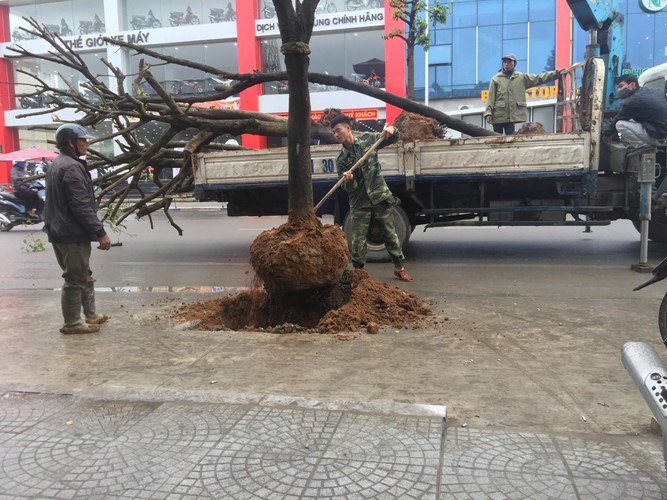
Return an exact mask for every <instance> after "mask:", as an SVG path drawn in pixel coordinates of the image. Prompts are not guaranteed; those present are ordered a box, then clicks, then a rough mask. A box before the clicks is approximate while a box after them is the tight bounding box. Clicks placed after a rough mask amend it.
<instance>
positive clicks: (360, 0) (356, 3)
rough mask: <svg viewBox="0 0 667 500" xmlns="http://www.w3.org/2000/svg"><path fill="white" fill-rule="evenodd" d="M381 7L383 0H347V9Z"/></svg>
mask: <svg viewBox="0 0 667 500" xmlns="http://www.w3.org/2000/svg"><path fill="white" fill-rule="evenodd" d="M380 7H382V0H345V8H346V9H347V10H361V9H379V8H380Z"/></svg>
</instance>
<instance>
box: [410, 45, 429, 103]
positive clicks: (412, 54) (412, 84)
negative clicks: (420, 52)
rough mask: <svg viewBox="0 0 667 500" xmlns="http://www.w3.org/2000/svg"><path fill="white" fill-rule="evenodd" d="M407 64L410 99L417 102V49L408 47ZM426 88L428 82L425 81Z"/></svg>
mask: <svg viewBox="0 0 667 500" xmlns="http://www.w3.org/2000/svg"><path fill="white" fill-rule="evenodd" d="M405 62H406V63H407V66H408V96H407V97H408V99H410V100H411V101H414V100H415V47H414V45H412V46H411V45H408V50H407V54H406V57H405ZM424 86H426V82H425V81H424Z"/></svg>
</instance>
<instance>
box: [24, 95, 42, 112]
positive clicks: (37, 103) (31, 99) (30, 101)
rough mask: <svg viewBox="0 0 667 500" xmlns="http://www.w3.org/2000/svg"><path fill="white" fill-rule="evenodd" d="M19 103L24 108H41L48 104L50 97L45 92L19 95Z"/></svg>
mask: <svg viewBox="0 0 667 500" xmlns="http://www.w3.org/2000/svg"><path fill="white" fill-rule="evenodd" d="M19 103H20V104H21V107H22V108H23V109H41V108H46V107H47V105H48V98H47V96H45V95H44V94H39V95H24V96H22V97H19Z"/></svg>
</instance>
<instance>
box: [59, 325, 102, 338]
mask: <svg viewBox="0 0 667 500" xmlns="http://www.w3.org/2000/svg"><path fill="white" fill-rule="evenodd" d="M99 331H100V325H87V324H85V323H83V324H81V325H72V326H63V327H62V328H61V329H60V333H63V334H65V335H75V334H82V333H96V332H99Z"/></svg>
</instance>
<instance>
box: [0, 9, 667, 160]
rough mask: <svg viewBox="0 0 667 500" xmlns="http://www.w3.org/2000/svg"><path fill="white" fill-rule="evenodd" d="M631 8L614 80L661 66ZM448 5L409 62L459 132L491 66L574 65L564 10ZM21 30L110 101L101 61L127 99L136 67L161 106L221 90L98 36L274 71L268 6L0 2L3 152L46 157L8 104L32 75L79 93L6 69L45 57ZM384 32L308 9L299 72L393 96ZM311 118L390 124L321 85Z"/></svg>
mask: <svg viewBox="0 0 667 500" xmlns="http://www.w3.org/2000/svg"><path fill="white" fill-rule="evenodd" d="M441 1H442V0H441ZM641 3H642V0H620V10H621V12H622V13H623V14H624V16H625V31H624V46H625V48H626V50H625V57H624V61H623V68H624V70H626V71H630V72H634V73H637V72H640V71H641V70H643V69H645V68H647V67H650V66H654V65H657V64H660V63H663V62H666V61H667V9H663V10H661V11H658V12H654V13H649V12H646V11H645V10H644V9H642V7H641ZM644 3H646V0H644ZM449 5H450V8H451V16H450V18H449V20H448V22H447V23H446V24H444V25H442V26H436V27H435V29H432V30H431V32H430V36H431V41H432V45H431V49H430V51H429V52H428V55H427V56H426V55H425V54H424V51H423V50H421V49H420V48H417V50H416V58H415V77H416V78H415V87H416V97H417V99H421V100H428V104H429V105H430V106H432V107H435V108H437V109H440V110H442V111H445V112H447V113H450V114H453V115H456V116H460V117H462V118H463V119H465V120H467V121H470V122H473V123H476V124H478V125H482V126H483V125H484V124H483V121H482V119H481V113H482V110H483V107H484V98H485V93H484V92H485V90H486V89H487V88H488V83H489V80H490V78H491V77H492V76H493V75H494V74H495V73H496V72H497V71H498V69H499V68H500V59H501V57H502V55H503V54H504V53H506V52H513V53H515V54H516V55H517V57H518V60H519V61H518V64H517V68H518V69H519V70H520V71H524V72H529V73H541V72H543V71H548V70H550V69H554V68H556V67H558V68H561V67H567V66H569V65H570V64H571V63H572V61H573V60H574V61H576V60H580V59H581V58H582V56H583V52H584V47H585V44H586V40H587V35H586V33H584V32H583V30H581V29H580V28H579V26H578V25H577V24H576V21H573V19H572V15H571V12H570V10H569V7H568V5H567V2H566V0H454V1H453V2H450V3H449ZM24 18H34V19H36V20H37V21H38V22H39V23H41V24H45V25H47V26H48V27H49V29H51V30H52V31H54V32H58V33H59V34H61V35H62V36H63V37H64V39H65V40H66V42H67V44H68V45H69V46H70V47H71V48H72V50H74V52H76V53H77V54H79V55H80V56H81V57H82V58H83V60H84V61H85V62H86V63H87V65H88V66H89V68H90V69H91V70H92V72H93V73H95V74H97V75H101V76H102V77H103V79H104V80H105V82H106V83H107V85H110V86H112V87H114V88H115V86H116V82H115V80H114V79H113V77H112V76H111V75H110V74H109V73H110V72H109V69H108V68H107V66H106V65H105V64H104V63H102V58H104V59H105V60H107V61H109V62H110V63H111V64H113V65H114V66H117V67H118V68H120V69H121V70H122V71H123V72H124V73H125V74H126V75H128V78H127V80H126V83H125V85H126V90H127V91H129V92H140V91H145V92H152V89H150V88H148V87H146V86H143V87H140V88H138V89H137V88H133V87H132V75H133V74H135V73H136V72H137V68H138V64H139V60H140V59H141V58H143V59H144V60H145V61H146V62H149V63H152V64H153V67H152V69H151V71H152V73H153V75H154V76H155V78H156V79H157V80H158V81H159V82H160V83H161V84H162V86H163V87H164V88H165V89H166V90H167V91H168V92H170V93H172V94H173V95H183V96H185V95H205V94H206V93H210V92H212V91H213V88H214V86H215V85H217V84H219V83H224V82H223V81H221V80H220V78H219V77H218V75H215V74H210V73H206V72H203V71H199V70H194V69H192V68H187V67H183V66H177V65H174V64H163V63H162V62H161V61H159V60H152V59H151V58H149V57H145V56H137V55H132V54H130V53H128V51H126V50H124V49H119V48H118V47H116V46H113V45H107V44H106V43H105V42H104V40H102V36H101V35H102V34H104V35H106V36H113V37H118V38H120V39H123V40H127V41H133V42H137V43H140V44H142V45H143V46H145V47H148V48H150V49H152V50H155V51H157V52H159V53H161V54H164V55H169V56H174V57H178V58H181V59H185V60H190V61H196V62H199V63H203V64H206V65H209V66H212V67H215V68H217V69H219V70H222V71H225V72H229V73H248V72H252V71H255V70H260V71H278V70H283V69H284V61H283V57H282V55H281V54H280V37H279V32H278V25H277V19H276V17H275V12H274V11H273V6H272V2H271V1H270V0H247V1H246V0H244V1H240V0H237V1H234V0H188V2H183V1H182V0H144V1H143V2H140V3H139V2H135V1H131V0H59V1H49V0H5V1H0V37H1V39H3V40H5V41H6V42H5V43H4V44H2V46H0V57H2V59H1V60H0V73H2V74H1V75H0V81H2V82H9V83H1V84H0V86H2V87H3V91H2V92H0V104H1V105H2V108H3V113H2V114H1V115H0V146H1V147H2V150H3V151H12V150H15V149H19V148H25V147H30V146H33V145H35V146H45V140H46V135H45V134H43V133H40V132H33V131H31V129H30V127H32V126H35V125H41V126H43V125H53V116H52V115H51V114H50V113H49V112H46V113H42V114H33V116H22V115H26V114H30V113H32V112H37V111H38V110H41V109H43V107H44V106H46V105H47V104H46V103H44V102H42V101H39V100H36V99H32V100H31V99H18V98H16V97H15V96H16V94H25V93H29V92H30V91H31V90H32V89H34V84H35V83H36V81H35V79H34V78H32V77H31V75H35V76H37V77H38V78H40V79H42V80H44V81H45V82H47V83H49V84H50V85H52V86H54V87H57V88H63V89H65V88H68V87H69V88H75V89H84V87H82V86H81V85H82V84H83V83H85V79H84V78H83V77H82V75H78V74H75V73H74V72H69V71H68V70H67V69H66V68H63V67H58V66H56V65H55V64H53V63H50V62H48V61H45V60H41V59H38V58H25V59H17V60H9V59H7V58H6V56H10V55H11V47H12V45H13V43H20V44H21V45H22V46H23V47H25V48H26V49H28V50H30V51H32V52H34V53H38V54H39V53H45V52H46V51H47V50H49V47H48V46H47V44H46V43H45V42H44V41H43V40H39V39H37V40H35V39H31V37H30V35H29V34H27V33H26V32H25V31H23V30H21V27H27V26H28V24H27V22H26V21H25V19H24ZM396 27H399V28H400V27H402V26H400V25H399V24H398V22H397V21H395V20H394V19H393V18H392V9H391V7H389V1H388V0H384V1H383V0H321V1H320V4H319V7H318V12H317V14H316V23H315V29H314V33H313V36H312V39H311V43H310V47H311V56H310V69H311V71H313V72H319V73H329V74H332V75H343V76H345V77H347V78H350V79H353V80H358V81H364V82H366V83H368V84H369V85H377V86H380V87H382V88H384V89H386V90H387V91H389V92H392V93H394V94H398V95H405V81H406V68H405V45H404V44H403V42H402V41H401V40H400V39H397V38H394V39H390V40H385V39H384V36H385V35H386V34H387V33H389V32H390V31H391V30H393V29H394V28H396ZM427 67H428V71H426V68H427ZM425 89H428V92H427V93H426V92H425ZM286 92H287V89H286V86H285V85H284V84H281V83H278V82H275V83H269V84H265V85H263V86H262V87H259V86H258V87H254V88H252V89H248V90H245V91H244V92H242V93H241V94H240V95H239V96H236V97H233V98H230V99H228V100H226V101H224V102H217V103H212V105H215V106H216V107H237V108H240V109H244V110H250V111H260V112H265V113H275V114H284V113H286V112H287V109H288V102H287V99H288V96H287V93H286ZM531 92H532V93H530V94H529V107H530V113H531V119H533V120H536V121H540V122H542V123H543V124H545V128H546V129H547V130H553V125H552V124H553V122H554V102H555V99H554V96H555V89H554V88H549V87H545V88H540V89H536V90H534V91H531ZM311 106H312V110H313V112H314V113H317V112H320V111H322V110H324V109H326V108H332V107H335V108H341V109H343V110H345V111H346V112H347V113H349V114H350V115H352V116H355V117H356V118H357V119H358V120H360V121H362V122H363V123H368V124H369V125H372V124H373V123H374V122H378V121H379V122H383V121H385V120H387V121H389V122H391V121H393V120H394V119H395V117H396V116H397V114H398V113H399V112H400V110H398V109H396V108H394V107H392V106H386V105H385V103H384V102H382V101H379V100H377V99H373V98H370V97H368V96H364V95H361V94H358V93H355V92H350V91H345V90H342V89H339V88H336V87H326V86H321V85H311ZM58 117H59V118H62V119H73V118H75V115H74V112H73V111H72V112H70V113H69V114H68V113H63V112H59V113H58ZM242 142H243V144H244V145H247V146H249V147H257V148H261V147H265V146H266V145H267V142H266V139H265V138H263V137H257V136H244V137H243V138H242ZM268 145H272V144H270V143H269V144H268Z"/></svg>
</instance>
